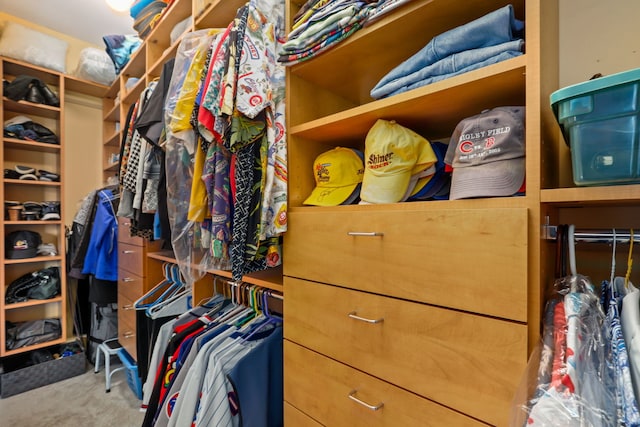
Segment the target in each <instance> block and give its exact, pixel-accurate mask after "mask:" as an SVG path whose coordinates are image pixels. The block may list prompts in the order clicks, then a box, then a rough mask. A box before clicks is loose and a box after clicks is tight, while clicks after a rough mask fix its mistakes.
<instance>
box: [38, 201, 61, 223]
mask: <svg viewBox="0 0 640 427" xmlns="http://www.w3.org/2000/svg"><path fill="white" fill-rule="evenodd" d="M41 205H42V217H41V218H40V219H41V220H42V221H52V220H59V219H60V202H42V203H41Z"/></svg>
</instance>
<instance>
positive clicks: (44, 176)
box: [38, 169, 60, 182]
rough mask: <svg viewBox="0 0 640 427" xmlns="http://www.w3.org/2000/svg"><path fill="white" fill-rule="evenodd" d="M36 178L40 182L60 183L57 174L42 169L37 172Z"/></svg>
mask: <svg viewBox="0 0 640 427" xmlns="http://www.w3.org/2000/svg"><path fill="white" fill-rule="evenodd" d="M38 177H39V178H40V181H50V182H58V181H60V175H58V174H57V173H53V172H47V171H45V170H42V169H39V170H38Z"/></svg>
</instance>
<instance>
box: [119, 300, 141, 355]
mask: <svg viewBox="0 0 640 427" xmlns="http://www.w3.org/2000/svg"><path fill="white" fill-rule="evenodd" d="M118 341H119V342H120V344H121V345H122V347H124V348H125V350H127V352H128V353H129V354H130V355H131V357H133V358H134V359H135V360H138V352H137V350H136V311H135V310H133V301H131V300H129V299H128V298H126V297H124V296H123V295H122V294H121V293H118Z"/></svg>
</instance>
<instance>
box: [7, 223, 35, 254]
mask: <svg viewBox="0 0 640 427" xmlns="http://www.w3.org/2000/svg"><path fill="white" fill-rule="evenodd" d="M40 244H42V237H41V236H40V234H38V233H36V232H35V231H31V230H18V231H12V232H11V233H9V234H8V235H7V237H6V238H5V249H6V258H8V259H24V258H33V257H36V256H38V246H39V245H40Z"/></svg>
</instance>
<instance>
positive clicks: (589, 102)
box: [551, 68, 640, 185]
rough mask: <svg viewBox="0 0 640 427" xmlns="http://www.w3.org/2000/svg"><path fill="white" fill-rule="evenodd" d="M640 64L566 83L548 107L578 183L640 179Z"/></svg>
mask: <svg viewBox="0 0 640 427" xmlns="http://www.w3.org/2000/svg"><path fill="white" fill-rule="evenodd" d="M639 86H640V68H637V69H633V70H629V71H625V72H622V73H617V74H612V75H610V76H606V77H600V78H597V79H594V80H589V81H587V82H584V83H579V84H576V85H572V86H567V87H565V88H562V89H560V90H558V91H556V92H554V93H552V94H551V107H552V109H553V112H554V114H555V115H556V119H557V120H558V123H559V124H560V128H561V129H562V134H563V136H564V138H565V142H566V143H567V144H568V145H569V147H570V148H571V163H572V166H573V181H574V182H575V183H576V185H611V184H631V183H639V182H640V159H639V155H640V153H639V151H640V150H639V148H638V125H639V124H638V114H639V113H640V104H639V99H638V98H639V97H638V91H639Z"/></svg>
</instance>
